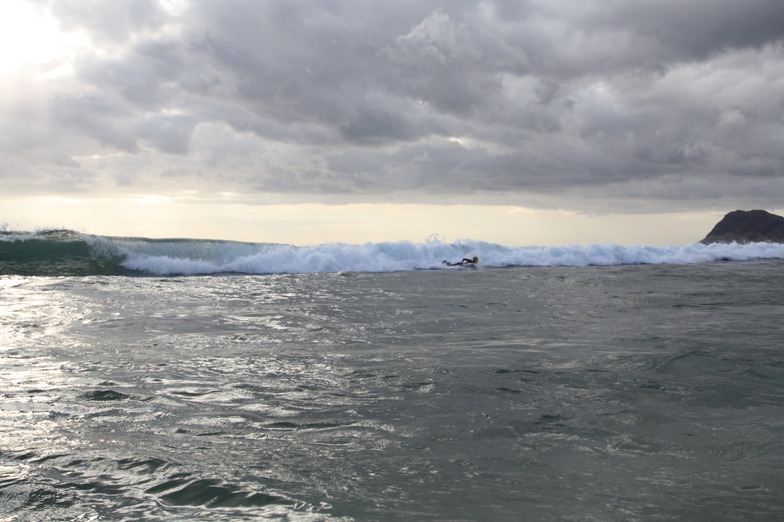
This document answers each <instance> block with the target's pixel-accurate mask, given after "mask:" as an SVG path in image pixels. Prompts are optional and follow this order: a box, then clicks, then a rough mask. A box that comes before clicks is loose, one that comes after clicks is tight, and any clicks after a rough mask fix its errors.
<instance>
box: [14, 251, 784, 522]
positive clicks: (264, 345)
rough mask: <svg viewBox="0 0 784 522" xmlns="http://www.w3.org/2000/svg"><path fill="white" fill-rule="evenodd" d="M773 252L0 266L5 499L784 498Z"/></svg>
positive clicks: (669, 514) (684, 512) (21, 513)
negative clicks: (243, 266) (617, 259)
mask: <svg viewBox="0 0 784 522" xmlns="http://www.w3.org/2000/svg"><path fill="white" fill-rule="evenodd" d="M782 318H784V263H782V262H781V261H768V262H745V263H735V262H733V263H714V264H704V265H688V266H677V265H676V266H656V265H647V266H628V267H587V268H508V269H486V270H475V271H456V272H449V271H420V272H399V273H387V274H367V273H342V274H304V275H274V276H260V277H259V276H256V277H254V276H225V277H224V276H210V277H186V278H175V277H171V278H137V277H110V276H106V277H60V278H47V277H39V278H26V279H23V278H17V277H12V276H7V277H5V278H3V279H0V437H2V446H0V517H7V518H9V519H11V520H122V519H127V520H136V519H140V518H144V519H146V520H172V519H181V520H186V519H187V520H194V519H195V520H220V519H226V520H252V519H264V518H271V519H275V518H286V519H293V520H300V519H302V520H324V519H347V520H351V519H355V520H509V519H529V520H592V519H593V520H635V519H636V520H650V519H664V520H676V519H678V520H682V519H690V520H717V519H722V520H732V519H737V520H769V519H774V518H781V517H784V478H782V475H781V469H782V465H783V464H784V462H783V461H784V342H783V341H784V326H782V324H784V322H783V321H782Z"/></svg>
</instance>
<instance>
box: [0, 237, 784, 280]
mask: <svg viewBox="0 0 784 522" xmlns="http://www.w3.org/2000/svg"><path fill="white" fill-rule="evenodd" d="M473 256H479V258H480V265H481V266H483V267H508V266H575V267H580V266H592V265H601V266H612V265H635V264H691V263H708V262H712V261H719V260H733V261H745V260H752V259H784V244H779V243H751V244H737V243H730V244H712V245H703V244H700V243H691V244H688V245H681V246H667V247H654V246H649V245H633V246H622V245H615V244H595V245H588V246H578V245H570V246H529V247H507V246H503V245H498V244H494V243H487V242H482V241H473V240H462V241H457V242H453V243H446V242H442V241H439V240H437V239H436V240H434V239H432V238H431V239H428V240H427V241H425V242H423V243H415V242H410V241H397V242H381V243H365V244H362V245H348V244H341V243H325V244H322V245H315V246H294V245H284V244H277V243H244V242H237V241H211V240H201V239H147V238H127V237H109V236H97V235H90V234H80V233H77V232H74V231H70V230H44V231H39V232H13V231H6V230H0V273H3V274H17V275H87V274H151V275H197V274H216V273H241V274H282V273H317V272H395V271H403V270H432V269H450V268H447V267H446V266H445V265H443V264H442V260H444V259H447V260H451V261H457V260H460V259H462V258H463V257H473Z"/></svg>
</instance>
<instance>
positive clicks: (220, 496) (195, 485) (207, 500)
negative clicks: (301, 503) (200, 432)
mask: <svg viewBox="0 0 784 522" xmlns="http://www.w3.org/2000/svg"><path fill="white" fill-rule="evenodd" d="M147 491H148V492H150V490H149V489H148V490H147ZM160 499H161V501H162V502H165V503H167V504H170V505H173V506H204V507H208V508H226V507H235V508H236V507H244V508H250V507H263V506H269V505H272V504H292V502H291V501H289V500H288V499H285V498H283V497H279V496H275V495H269V494H267V493H261V492H253V491H244V490H242V489H241V488H239V487H236V486H231V485H226V484H223V483H222V482H221V481H219V480H214V479H198V480H194V481H191V482H188V483H187V484H186V485H185V486H184V487H181V488H180V489H177V490H176V491H172V492H170V493H166V494H165V495H162V496H161V497H160Z"/></svg>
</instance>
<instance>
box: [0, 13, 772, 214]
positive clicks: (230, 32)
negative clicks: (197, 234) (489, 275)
mask: <svg viewBox="0 0 784 522" xmlns="http://www.w3.org/2000/svg"><path fill="white" fill-rule="evenodd" d="M35 3H36V4H37V5H38V6H39V7H40V8H41V9H49V10H50V11H51V13H52V15H53V16H54V17H56V19H57V20H58V21H59V24H60V27H61V28H62V29H63V30H64V31H74V32H76V31H82V32H83V33H84V34H86V35H87V36H88V37H89V39H90V41H91V42H92V44H93V47H91V48H84V49H81V50H80V52H79V54H78V56H77V57H76V58H75V59H74V61H73V72H72V74H70V75H66V76H58V77H56V78H52V79H50V80H47V81H46V82H44V83H43V84H42V86H39V88H38V91H36V92H35V93H33V94H25V95H24V96H22V95H20V94H17V95H16V98H15V101H16V102H19V100H23V101H24V100H26V101H25V104H23V106H24V107H28V109H29V111H28V112H29V114H27V116H25V113H24V111H22V110H21V109H19V110H16V112H11V111H10V109H9V111H7V112H6V113H7V114H8V115H10V119H8V118H7V119H6V121H5V123H2V124H0V125H2V126H3V130H5V131H7V130H8V128H11V127H14V126H20V125H21V124H22V123H23V122H26V123H27V126H26V127H25V128H26V130H25V131H23V132H20V133H18V135H15V136H14V135H8V134H6V135H5V136H4V137H3V138H2V141H0V145H1V146H2V149H1V150H2V151H3V154H4V156H3V157H4V158H5V159H6V160H7V161H8V162H11V161H16V162H18V161H19V157H20V156H19V155H24V154H27V155H35V157H38V158H43V159H41V161H42V162H44V163H45V164H47V165H50V168H51V172H53V173H54V174H52V175H51V176H52V179H55V178H56V176H57V174H56V173H57V172H62V173H63V174H62V176H63V177H64V178H63V179H65V178H68V176H71V177H72V178H73V176H74V175H75V174H74V173H78V172H83V173H84V176H85V177H84V179H89V180H95V179H98V180H99V183H102V184H104V185H110V184H111V183H120V184H122V185H123V186H134V185H136V186H139V187H140V190H141V189H144V190H145V191H147V190H149V191H153V190H156V187H158V188H161V187H167V188H170V187H172V186H173V185H170V184H167V183H174V182H173V181H171V180H176V181H177V182H178V183H179V184H180V186H181V185H182V182H183V181H186V180H191V182H192V183H193V185H195V186H198V187H202V188H204V189H205V190H216V189H220V188H224V189H226V190H230V191H237V192H243V193H253V192H273V193H274V192H280V193H286V194H295V193H301V194H303V195H308V194H309V195H323V196H324V197H325V198H328V197H331V196H330V195H335V194H349V195H352V197H355V198H357V199H362V198H363V197H367V198H373V197H377V196H378V195H379V194H384V193H388V194H393V193H394V194H396V197H402V198H406V197H408V198H410V199H411V200H414V199H421V198H425V199H427V198H428V197H429V195H432V194H453V195H456V197H465V198H473V199H472V201H481V200H482V199H483V198H485V197H487V198H489V199H492V198H495V197H497V196H498V195H499V194H507V195H508V196H509V197H510V198H514V197H517V195H521V197H522V195H524V194H527V195H531V194H533V195H535V194H543V195H547V194H556V193H558V191H561V192H562V193H563V194H570V195H572V196H573V195H575V194H581V195H583V196H585V197H592V198H606V199H607V201H608V203H607V204H608V205H609V204H611V202H612V201H623V199H624V197H626V196H629V197H635V198H639V197H642V196H640V192H641V191H643V192H644V191H646V190H647V191H648V192H647V193H648V197H650V198H651V199H654V200H655V199H658V198H662V199H664V200H671V199H673V196H672V194H671V193H672V192H673V191H674V192H677V191H678V190H686V189H684V187H685V186H688V190H686V193H688V194H689V197H688V199H690V200H692V199H694V198H697V197H698V194H699V191H700V189H701V188H702V190H703V191H704V192H703V193H704V197H705V199H706V201H708V200H715V199H717V198H720V197H721V198H724V197H728V195H727V194H721V193H717V190H716V187H722V189H726V190H727V191H730V192H732V191H734V192H737V194H738V195H739V197H741V196H743V197H747V196H748V197H754V198H761V199H763V200H764V198H765V197H766V195H765V191H761V190H758V185H756V184H753V183H747V181H748V180H749V179H764V180H767V182H768V183H771V184H776V185H777V187H779V186H780V185H781V183H782V181H781V176H782V170H783V169H782V167H784V151H783V150H784V149H782V147H781V137H782V136H783V135H784V120H782V118H781V114H782V111H783V110H784V98H782V95H781V92H782V85H784V47H783V44H782V38H784V23H782V20H784V3H782V2H780V1H779V0H751V1H749V2H736V1H733V0H695V1H692V2H686V3H684V2H682V1H674V0H656V1H653V0H641V1H637V2H627V1H622V0H602V1H599V0H589V1H586V2H580V3H562V2H539V1H533V0H531V1H521V2H501V1H489V0H488V1H481V2H479V1H465V0H461V1H455V2H449V3H448V4H446V5H444V4H443V3H440V2H431V1H429V0H425V1H417V2H409V1H401V2H382V3H378V2H365V1H359V0H344V1H337V0H332V1H324V0H318V1H316V0H310V1H302V2H291V1H283V0H269V1H265V2H257V1H252V0H237V1H234V2H230V3H227V2H216V1H211V0H191V1H184V0H183V1H174V0H165V1H164V0H158V1H156V0H118V1H117V2H84V1H81V0H80V1H77V0H62V1H60V0H58V1H57V2H54V1H44V0H35ZM31 100H33V101H31ZM35 100H38V102H37V103H36V102H35ZM8 103H9V105H10V102H8ZM3 107H5V105H3ZM4 110H5V109H4ZM30 111H31V112H30ZM53 136H55V137H57V139H53ZM112 153H121V154H120V156H121V157H122V159H119V160H118V159H112V158H111V154H112ZM87 156H89V157H93V156H101V157H105V159H102V160H101V162H99V163H100V164H98V163H96V164H95V165H93V164H91V163H90V162H85V161H83V160H81V159H80V158H82V157H87ZM58 169H60V170H58ZM137 170H138V171H137ZM4 172H7V171H4ZM173 173H174V174H173ZM4 175H5V176H10V175H11V174H10V173H8V174H4ZM96 176H97V178H96ZM714 179H715V180H722V181H721V183H718V182H717V183H716V184H712V183H711V182H710V180H714ZM167 180H168V181H167ZM727 180H737V182H736V183H735V184H733V183H728V182H726V181H727ZM158 183H160V185H158ZM752 186H753V188H752ZM667 187H669V189H668V188H667ZM744 187H748V188H744ZM161 190H163V189H162V188H161ZM780 192H781V190H779V189H778V188H776V189H772V190H770V191H769V192H768V193H769V194H780ZM761 204H764V201H763V202H761Z"/></svg>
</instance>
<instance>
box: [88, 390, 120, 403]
mask: <svg viewBox="0 0 784 522" xmlns="http://www.w3.org/2000/svg"><path fill="white" fill-rule="evenodd" d="M79 397H80V398H81V399H84V400H87V401H99V402H103V401H124V400H127V399H130V398H131V396H130V395H126V394H124V393H120V392H117V391H114V390H95V391H91V392H85V393H82V394H81V395H80V396H79Z"/></svg>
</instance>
